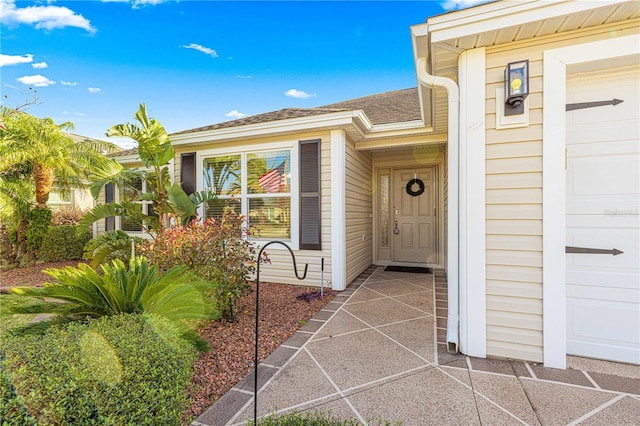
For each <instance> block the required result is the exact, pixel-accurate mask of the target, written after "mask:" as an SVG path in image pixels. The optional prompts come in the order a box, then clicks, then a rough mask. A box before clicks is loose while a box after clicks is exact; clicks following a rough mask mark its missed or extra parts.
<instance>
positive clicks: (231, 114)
mask: <svg viewBox="0 0 640 426" xmlns="http://www.w3.org/2000/svg"><path fill="white" fill-rule="evenodd" d="M246 115H247V114H244V113H242V112H240V111H238V110H237V109H234V110H233V111H229V112H228V113H226V114H225V116H227V117H232V118H242V117H245V116H246Z"/></svg>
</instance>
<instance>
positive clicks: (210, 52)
mask: <svg viewBox="0 0 640 426" xmlns="http://www.w3.org/2000/svg"><path fill="white" fill-rule="evenodd" d="M182 47H183V48H185V49H193V50H197V51H198V52H202V53H204V54H205V55H209V56H211V57H213V58H217V57H218V52H216V51H215V50H213V49H211V48H209V47H204V46H202V45H200V44H196V43H191V44H185V45H184V46H182Z"/></svg>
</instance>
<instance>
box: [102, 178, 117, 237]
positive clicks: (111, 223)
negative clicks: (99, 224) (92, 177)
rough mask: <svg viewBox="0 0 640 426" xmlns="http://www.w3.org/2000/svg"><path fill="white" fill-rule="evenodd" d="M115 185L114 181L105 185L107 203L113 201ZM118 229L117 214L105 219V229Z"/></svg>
mask: <svg viewBox="0 0 640 426" xmlns="http://www.w3.org/2000/svg"><path fill="white" fill-rule="evenodd" d="M113 194H114V187H113V184H112V183H108V184H106V185H105V186H104V201H105V203H110V202H112V201H113ZM114 229H116V218H115V216H109V217H107V218H105V220H104V230H105V231H113V230H114Z"/></svg>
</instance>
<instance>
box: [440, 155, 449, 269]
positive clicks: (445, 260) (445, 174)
mask: <svg viewBox="0 0 640 426" xmlns="http://www.w3.org/2000/svg"><path fill="white" fill-rule="evenodd" d="M443 164H444V165H443V167H442V168H443V171H442V179H443V187H444V194H443V212H442V215H441V217H442V220H443V221H444V239H443V244H442V245H443V247H442V265H443V266H444V270H445V271H447V273H448V271H449V153H448V151H447V150H446V149H445V150H444V161H443Z"/></svg>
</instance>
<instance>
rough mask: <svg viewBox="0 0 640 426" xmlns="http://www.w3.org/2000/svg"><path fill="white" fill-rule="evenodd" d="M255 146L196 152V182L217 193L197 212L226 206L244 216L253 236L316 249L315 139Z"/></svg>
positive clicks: (215, 212)
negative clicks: (200, 168) (213, 198)
mask: <svg viewBox="0 0 640 426" xmlns="http://www.w3.org/2000/svg"><path fill="white" fill-rule="evenodd" d="M260 148H262V149H260V150H256V149H255V147H251V148H248V147H247V148H246V149H238V150H235V151H230V152H221V151H216V152H201V153H198V157H197V158H198V161H197V163H198V166H199V167H202V170H201V171H199V173H200V174H199V176H201V179H202V181H199V187H201V188H203V189H205V190H209V191H212V192H214V193H215V194H216V195H217V196H218V199H217V200H216V201H211V202H208V203H207V204H206V206H204V207H203V210H202V216H203V217H204V218H209V217H219V216H221V215H222V213H223V212H224V211H225V210H228V209H230V210H232V211H233V212H234V213H236V214H238V215H243V216H244V217H246V218H247V222H248V224H249V225H250V226H251V227H252V235H251V237H252V238H254V239H257V240H263V241H269V240H278V241H285V242H287V243H289V244H291V246H292V248H293V249H294V250H297V249H302V250H320V249H321V246H320V242H321V241H320V240H321V234H320V140H311V141H300V142H298V141H292V142H283V143H277V144H269V145H268V146H265V145H262V146H261V147H260ZM292 176H294V177H295V178H294V179H292V178H291V177H292Z"/></svg>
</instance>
